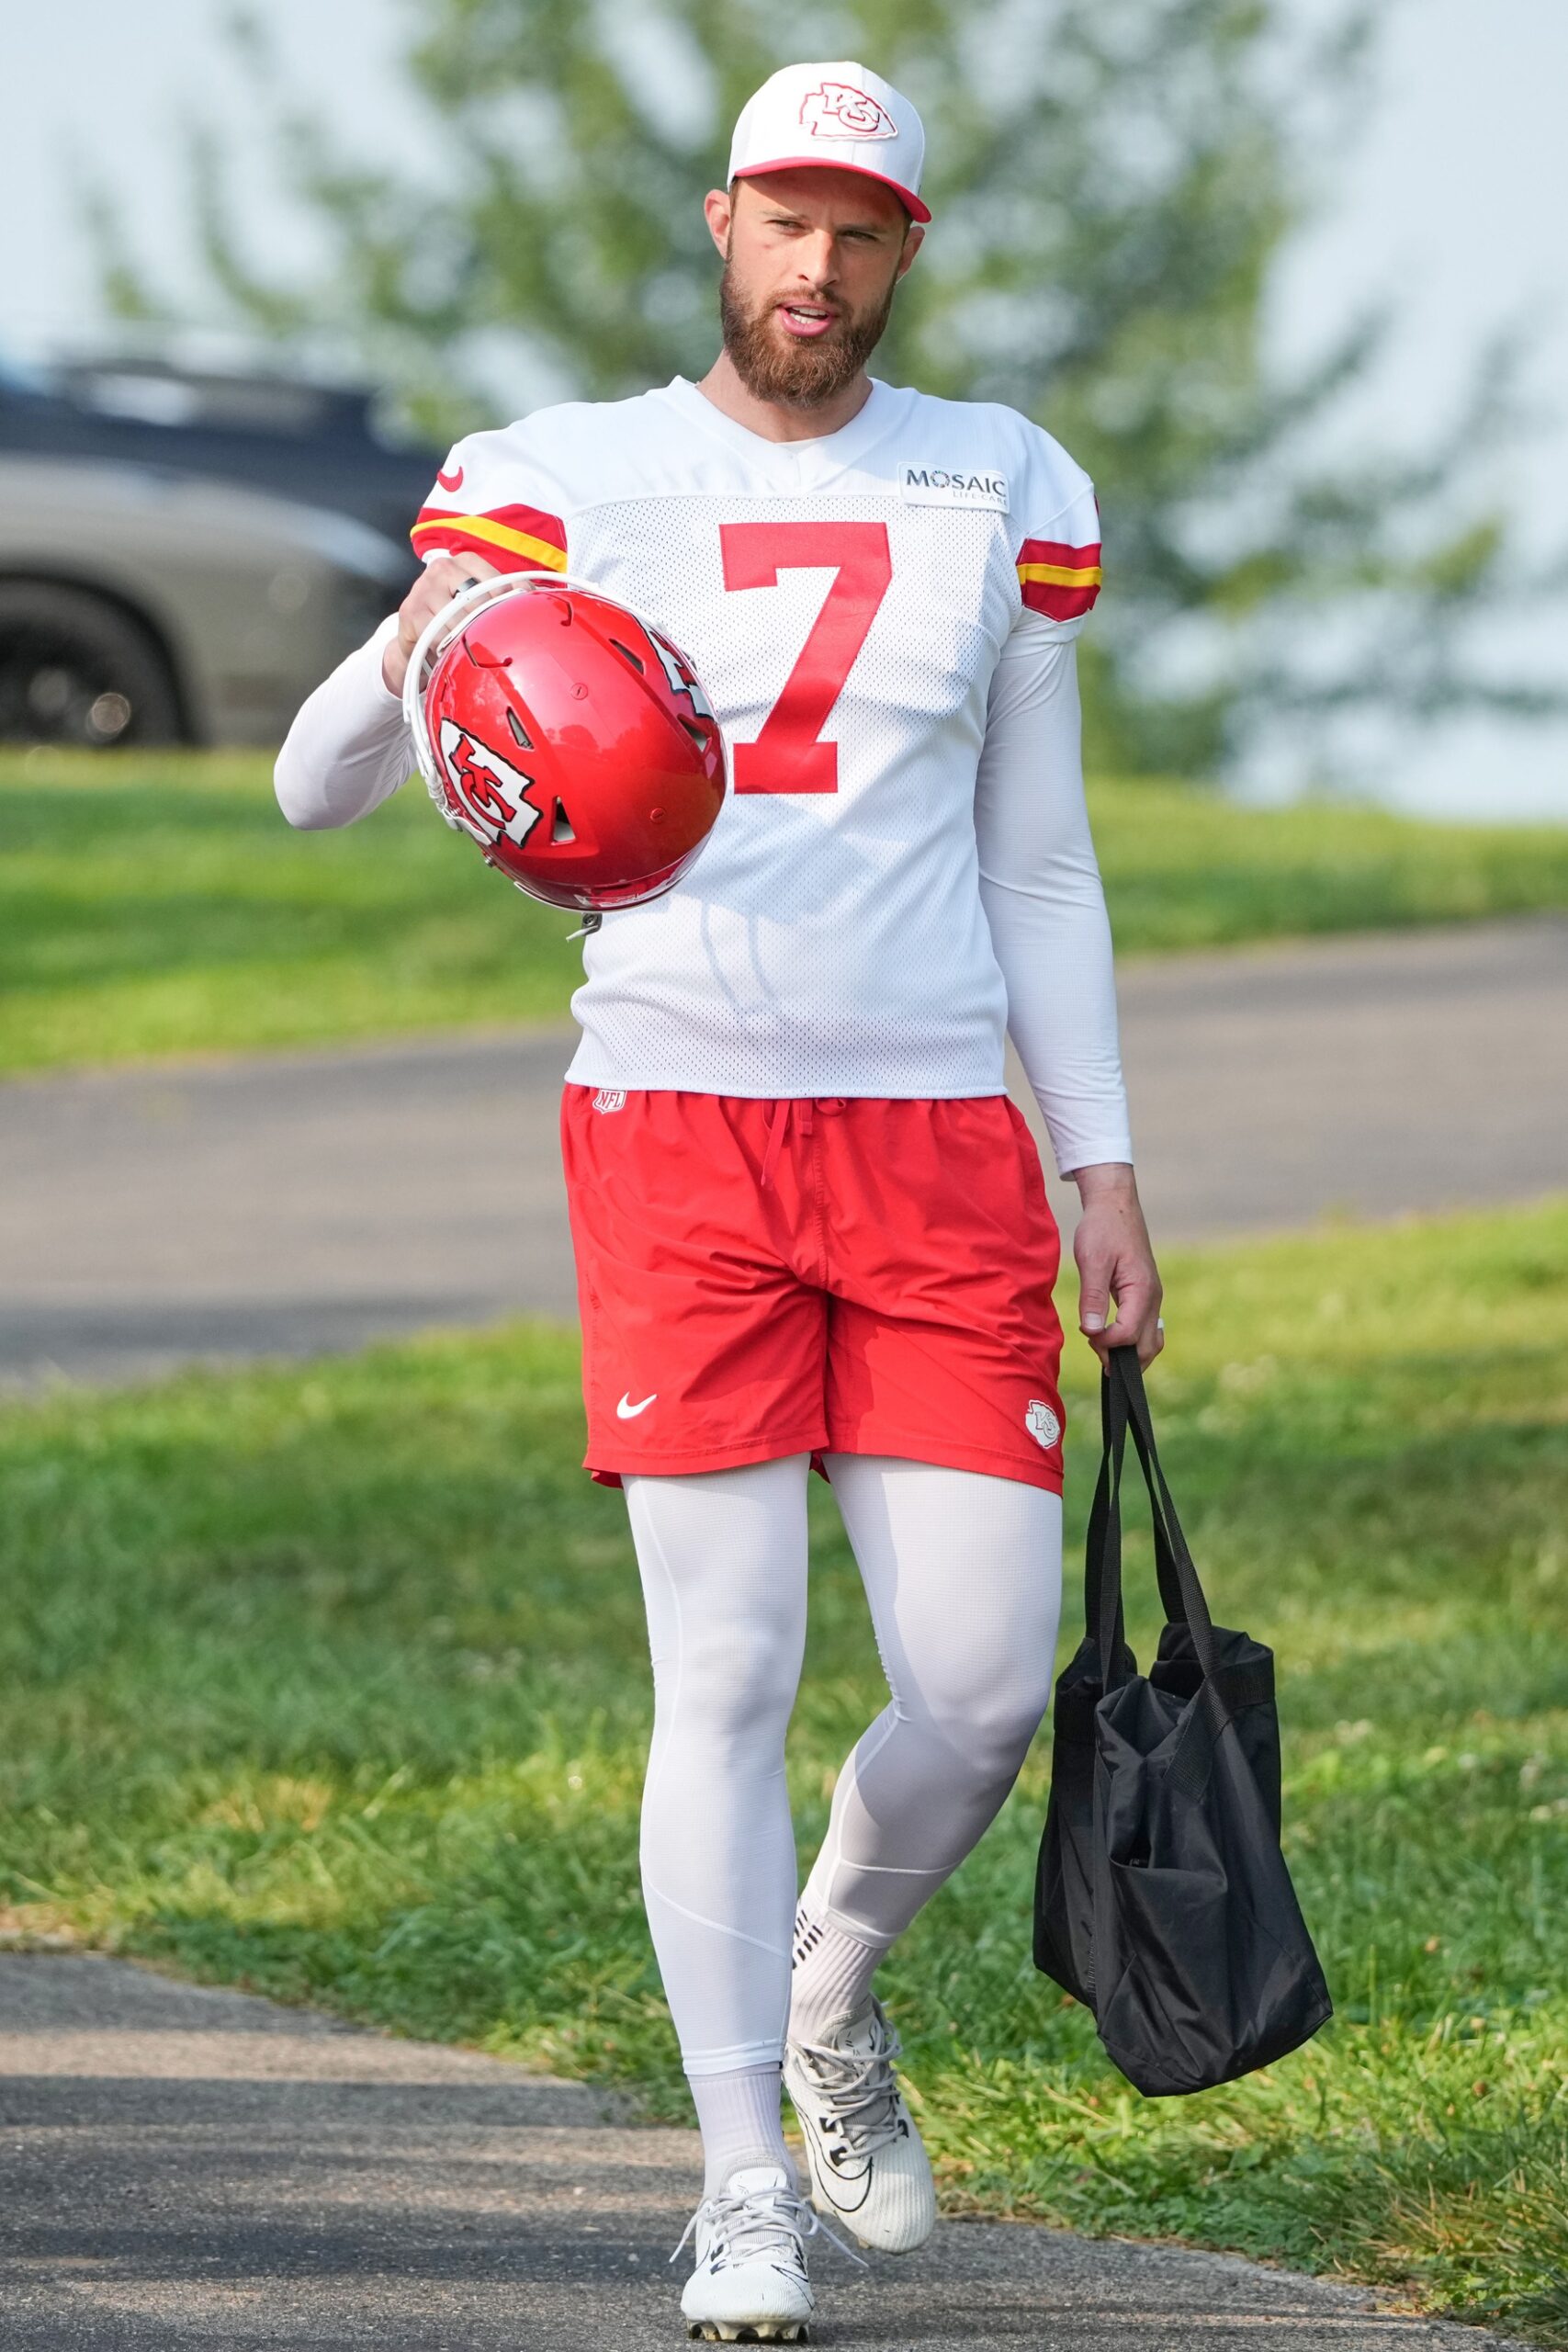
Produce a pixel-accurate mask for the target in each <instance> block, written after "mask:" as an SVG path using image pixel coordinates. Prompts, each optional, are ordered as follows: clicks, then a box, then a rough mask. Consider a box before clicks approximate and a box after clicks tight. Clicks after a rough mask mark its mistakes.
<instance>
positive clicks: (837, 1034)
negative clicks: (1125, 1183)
mask: <svg viewBox="0 0 1568 2352" xmlns="http://www.w3.org/2000/svg"><path fill="white" fill-rule="evenodd" d="M413 537H414V544H415V546H416V548H418V549H419V550H420V552H421V553H422V554H423V555H426V556H430V555H434V554H438V553H456V552H459V551H461V550H463V549H471V550H473V551H475V552H477V553H479V554H482V555H484V556H486V557H488V558H489V559H490V560H491V562H493V563H496V564H499V565H500V566H501V567H502V569H514V570H536V569H539V568H541V567H544V568H547V569H549V570H552V571H568V572H570V574H571V575H573V576H574V577H578V578H581V579H582V580H584V581H587V582H592V584H593V585H595V586H596V587H599V588H602V589H604V591H605V592H606V593H607V594H610V595H611V596H615V597H617V598H620V599H621V600H623V601H624V602H625V603H626V604H627V605H632V606H633V607H635V608H636V609H637V611H638V612H639V613H641V614H642V615H644V616H646V617H647V618H648V619H649V620H651V621H653V622H655V623H656V624H657V625H658V627H659V628H661V629H663V630H664V631H666V632H667V634H668V635H669V636H671V638H673V639H674V640H675V642H676V644H677V645H679V646H680V647H681V648H682V651H683V652H684V653H685V654H686V655H687V656H688V658H689V659H690V661H691V662H692V663H693V665H694V668H695V670H696V673H697V675H698V677H699V678H700V679H701V681H702V684H703V687H704V689H705V693H706V694H707V696H708V698H709V700H710V701H711V703H712V705H713V707H714V710H715V712H716V715H717V718H718V720H719V723H720V725H721V727H722V729H723V731H724V737H725V742H726V747H727V751H728V760H729V770H730V784H731V788H730V792H729V796H728V799H727V801H726V804H725V807H724V809H723V811H722V813H721V815H720V817H719V820H718V823H717V825H716V828H715V831H714V832H713V834H712V836H711V838H710V840H709V841H708V842H707V844H706V845H705V848H704V850H703V852H702V854H701V855H700V856H699V857H698V859H697V860H696V862H695V864H694V865H693V867H692V868H691V870H690V872H689V873H688V874H687V875H686V876H685V877H684V878H683V879H682V883H681V884H680V886H679V888H676V889H675V890H673V891H671V893H670V894H669V895H668V896H667V897H665V898H663V899H658V900H656V901H655V902H654V903H653V904H651V905H649V906H646V907H638V908H633V909H628V910H623V911H620V912H616V913H612V914H609V915H607V916H606V917H605V919H604V927H603V929H602V930H601V931H600V932H598V933H597V934H596V935H594V936H593V937H592V938H591V939H590V940H589V941H588V943H587V944H586V947H585V951H584V968H585V972H586V976H587V977H586V979H585V981H584V984H583V986H582V987H581V989H579V990H578V992H577V994H576V996H575V997H574V999H573V1011H574V1012H575V1013H576V1015H577V1018H578V1020H579V1022H580V1023H581V1028H582V1041H581V1047H580V1049H579V1051H578V1054H577V1057H576V1058H575V1060H574V1061H573V1063H572V1065H571V1069H570V1077H571V1078H572V1079H574V1080H579V1081H580V1082H581V1083H582V1084H585V1085H590V1086H594V1087H612V1088H614V1087H655V1088H668V1087H675V1088H689V1089H692V1090H694V1091H701V1092H705V1093H719V1094H742V1095H752V1096H767V1097H777V1096H784V1095H795V1096H800V1095H840V1094H841V1095H883V1096H886V1095H905V1096H909V1095H914V1096H921V1095H939V1096H954V1095H959V1096H961V1095H975V1094H991V1093H999V1092H1000V1091H1002V1086H1003V1061H1002V1057H1003V1039H1004V1034H1005V1030H1006V1025H1007V1018H1008V997H1007V990H1006V988H1005V987H1004V983H1003V978H1002V973H1001V969H1000V967H998V958H997V954H996V952H995V950H994V948H993V944H992V937H991V933H990V931H989V929H988V927H987V915H986V910H985V908H984V906H983V904H982V896H981V888H980V880H981V877H980V871H979V863H978V856H977V850H976V776H977V774H978V772H979V769H980V764H981V754H982V749H983V747H984V744H985V741H986V733H987V700H988V697H989V695H990V692H991V688H992V683H993V677H994V675H995V673H996V672H997V670H998V662H999V660H1000V658H1001V657H1002V654H1003V651H1004V649H1005V648H1006V647H1007V646H1008V643H1009V639H1010V637H1011V636H1013V634H1014V632H1015V631H1016V630H1017V629H1018V628H1019V626H1020V624H1021V620H1022V619H1023V617H1024V616H1026V615H1027V616H1029V617H1028V620H1027V622H1026V624H1025V625H1026V626H1027V628H1028V629H1029V631H1030V633H1031V634H1032V636H1036V637H1037V636H1040V635H1041V634H1044V635H1048V636H1059V637H1061V638H1064V639H1066V638H1070V637H1072V636H1073V635H1074V634H1076V632H1077V630H1078V629H1079V628H1081V627H1082V622H1083V616H1084V615H1085V614H1086V613H1087V612H1088V610H1089V606H1090V605H1092V603H1093V602H1094V597H1095V594H1096V593H1097V590H1098V587H1099V582H1100V549H1099V544H1098V542H1099V527H1098V522H1097V516H1096V510H1095V502H1094V496H1093V492H1092V490H1091V488H1090V485H1089V480H1088V477H1087V476H1086V475H1085V474H1084V473H1083V471H1082V470H1081V469H1080V468H1079V467H1077V466H1076V465H1075V464H1074V463H1073V461H1072V459H1071V458H1068V457H1067V456H1066V453H1065V451H1063V450H1062V449H1061V448H1060V447H1058V445H1057V444H1056V443H1055V441H1053V440H1052V439H1051V437H1050V435H1048V434H1046V433H1043V432H1042V431H1041V430H1040V429H1039V427H1038V426H1036V425H1033V424H1030V423H1029V422H1028V421H1027V420H1026V419H1025V418H1023V417H1021V416H1020V415H1019V414H1017V413H1015V412H1014V411H1012V410H1010V409H1007V408H1001V407H993V406H986V405H981V404H975V403H968V402H955V401H942V400H933V399H931V397H929V396H928V395H926V394H924V393H920V392H916V391H909V390H895V389H893V388H892V387H890V386H888V385H886V384H883V383H874V385H873V388H872V392H871V396H870V398H869V400H868V401H866V403H865V405H864V407H863V409H862V410H861V412H860V413H859V415H858V416H856V417H855V418H854V419H853V421H852V423H851V424H847V425H845V426H844V427H843V429H842V430H841V431H840V432H838V433H833V434H829V435H824V436H823V437H822V438H820V439H818V440H812V441H803V442H802V441H796V442H773V441H768V440H764V439H762V438H761V437H760V436H759V435H756V434H754V433H751V432H750V431H748V430H747V429H746V428H745V427H744V426H742V425H740V424H736V423H734V422H733V421H732V420H731V419H729V418H728V417H727V416H725V415H724V414H723V413H721V411H719V410H718V409H716V407H715V406H714V405H713V404H712V402H711V401H708V400H707V399H706V397H705V395H704V394H703V393H702V392H700V391H699V390H697V389H696V388H695V386H694V385H692V384H690V383H687V382H685V381H684V380H683V379H679V378H678V379H676V380H675V381H674V382H673V383H671V384H669V385H667V386H665V387H663V388H662V389H661V390H658V391H653V392H649V393H646V394H644V395H643V396H642V397H640V398H638V399H636V400H628V401H616V402H597V403H587V402H581V403H572V404H570V405H568V406H563V407H558V408H553V409H547V410H544V411H542V412H540V413H536V414H535V415H533V416H530V417H528V418H526V419H525V421H524V422H522V423H521V424H513V425H509V426H507V427H506V428H505V429H504V430H503V431H501V432H494V433H479V434H475V435H470V436H469V437H468V439H466V440H463V441H460V442H459V443H458V444H457V447H456V448H455V449H454V450H453V451H452V453H451V456H450V458H448V460H447V462H446V465H445V466H444V467H443V468H442V469H441V472H440V475H439V477H438V479H437V482H436V485H435V488H434V491H433V492H432V496H431V503H430V504H429V505H427V506H426V507H425V508H424V509H423V512H422V514H421V515H420V518H419V521H418V523H417V524H416V526H415V527H414V533H413ZM1075 712H1076V706H1075ZM1097 887H1098V886H1097ZM1113 1124H1114V1123H1113Z"/></svg>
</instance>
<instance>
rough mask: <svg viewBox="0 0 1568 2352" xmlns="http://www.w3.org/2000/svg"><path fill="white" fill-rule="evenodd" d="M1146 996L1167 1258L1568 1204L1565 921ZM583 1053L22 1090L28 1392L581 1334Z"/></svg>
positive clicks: (1164, 962) (1297, 963)
mask: <svg viewBox="0 0 1568 2352" xmlns="http://www.w3.org/2000/svg"><path fill="white" fill-rule="evenodd" d="M1121 998H1122V1027H1123V1044H1124V1051H1125V1059H1126V1066H1127V1075H1128V1084H1129V1089H1130V1092H1131V1096H1132V1102H1133V1111H1134V1136H1135V1144H1136V1148H1137V1153H1138V1162H1139V1175H1140V1182H1141V1185H1142V1189H1143V1193H1144V1196H1145V1202H1146V1204H1147V1205H1148V1210H1149V1216H1150V1222H1151V1225H1152V1227H1153V1228H1154V1232H1155V1236H1156V1242H1159V1241H1166V1242H1168V1241H1177V1240H1196V1239H1207V1238H1215V1237H1218V1236H1222V1235H1229V1234H1244V1233H1249V1232H1259V1231H1268V1230H1271V1229H1277V1228H1280V1227H1294V1226H1300V1225H1303V1224H1307V1223H1309V1222H1311V1221H1312V1220H1313V1219H1314V1218H1316V1217H1320V1216H1325V1215H1335V1214H1340V1215H1346V1216H1362V1217H1386V1216H1398V1215H1400V1214H1402V1213H1405V1212H1410V1211H1422V1210H1436V1209H1443V1208H1449V1207H1453V1206H1459V1205H1463V1204H1484V1203H1489V1202H1502V1201H1512V1200H1524V1199H1529V1198H1532V1197H1534V1196H1537V1195H1539V1194H1541V1193H1548V1192H1551V1191H1554V1190H1558V1189H1561V1188H1562V1187H1563V1186H1564V1185H1568V918H1562V917H1545V918H1530V919H1528V920H1522V921H1518V922H1506V923H1489V924H1478V925H1475V926H1472V927H1465V926H1458V927H1451V928H1445V929H1442V930H1431V931H1417V932H1405V933H1389V934H1386V935H1384V934H1380V935H1377V936H1372V937H1351V938H1344V939H1331V940H1319V941H1311V942H1305V943H1303V944H1295V945H1291V946H1287V947H1276V948H1269V949H1268V950H1260V951H1239V952H1231V953H1226V954H1224V955H1217V954H1216V955H1201V956H1174V957H1165V958H1162V959H1160V960H1158V961H1150V962H1147V963H1144V964H1133V965H1131V966H1129V967H1126V968H1125V969H1124V970H1123V972H1122V978H1121ZM569 1055H570V1037H569V1036H567V1035H564V1034H550V1033H545V1034H541V1033H539V1032H537V1031H535V1032H530V1033H527V1034H517V1035H504V1036H489V1037H473V1036H465V1037H440V1038H435V1039H425V1040H422V1041H420V1042H417V1043H404V1044H399V1045H389V1046H377V1047H368V1048H362V1049H358V1050H355V1051H354V1052H350V1053H335V1052H334V1053H316V1054H287V1055H269V1056H264V1057H256V1058H252V1059H246V1060H243V1061H237V1062H231V1063H227V1064H222V1065H212V1066H199V1065H191V1066H182V1067H180V1068H176V1069H170V1068H167V1067H165V1068H162V1069H130V1070H113V1071H106V1072H102V1073H96V1074H94V1073H89V1074H85V1075H80V1076H73V1077H65V1078H54V1079H43V1080H26V1081H22V1082H19V1083H13V1084H10V1085H7V1086H4V1087H0V1381H4V1382H6V1383H9V1384H12V1385H31V1384H34V1383H37V1382H39V1381H40V1380H45V1379H48V1378H49V1377H51V1375H61V1374H63V1375H65V1376H68V1377H70V1378H74V1379H81V1380H92V1381H98V1380H115V1379H122V1378H137V1377H141V1376H143V1375H146V1374H156V1373H159V1372H163V1371H164V1370H167V1369H169V1368H170V1367H172V1366H173V1365H175V1364H177V1363H183V1362H186V1361H188V1360H190V1359H192V1358H212V1359H224V1358H230V1357H243V1356H252V1355H258V1354H262V1355H270V1354H276V1355H288V1356H299V1355H310V1354H312V1353H316V1352H318V1351H326V1350H336V1349H344V1348H353V1347H356V1346H358V1345H360V1344H361V1343H362V1342H364V1341H365V1340H368V1339H371V1338H374V1337H378V1336H380V1335H384V1334H389V1333H396V1332H401V1331H409V1330H413V1329H420V1328H422V1327H424V1326H428V1325H431V1324H439V1323H479V1322H484V1321H488V1320H491V1319H493V1318H495V1317H501V1316H505V1315H511V1314H515V1313H518V1312H520V1311H526V1310H533V1311H537V1312H540V1313H544V1314H547V1315H570V1314H571V1313H572V1312H573V1311H574V1295H573V1288H572V1274H571V1254H570V1243H569V1240H568V1237H567V1229H566V1212H565V1204H564V1200H563V1198H562V1193H561V1182H560V1173H559V1169H558V1158H557V1145H556V1124H557V1110H558V1099H559V1091H560V1079H561V1073H562V1071H563V1070H564V1069H565V1067H566V1063H567V1060H568V1057H569ZM1027 1107H1031V1106H1028V1105H1026V1108H1027ZM1055 1191H1056V1197H1057V1199H1058V1202H1059V1204H1061V1206H1062V1210H1063V1214H1064V1216H1065V1217H1067V1218H1070V1214H1071V1207H1072V1201H1071V1196H1070V1194H1069V1195H1068V1196H1067V1197H1066V1198H1065V1199H1064V1197H1063V1193H1062V1188H1060V1187H1057V1188H1055Z"/></svg>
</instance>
